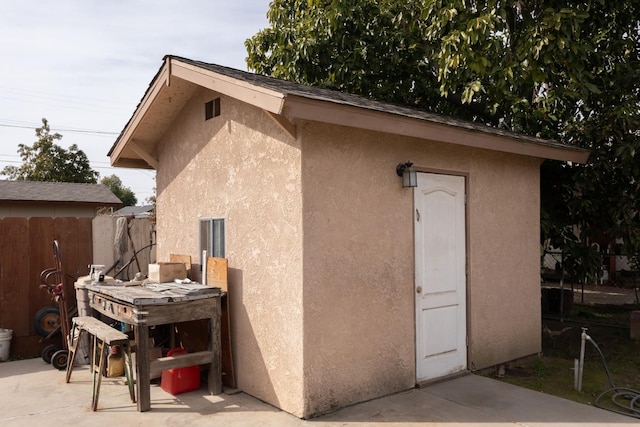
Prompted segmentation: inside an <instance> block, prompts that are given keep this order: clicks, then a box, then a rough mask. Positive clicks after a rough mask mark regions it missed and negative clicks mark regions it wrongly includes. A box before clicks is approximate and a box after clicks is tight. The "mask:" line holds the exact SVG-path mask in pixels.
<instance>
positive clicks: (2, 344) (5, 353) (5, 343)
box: [0, 328, 13, 362]
mask: <svg viewBox="0 0 640 427" xmlns="http://www.w3.org/2000/svg"><path fill="white" fill-rule="evenodd" d="M12 335H13V330H11V329H2V328H0V361H2V362H4V361H6V360H9V350H10V349H11V336H12Z"/></svg>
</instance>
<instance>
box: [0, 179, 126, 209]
mask: <svg viewBox="0 0 640 427" xmlns="http://www.w3.org/2000/svg"><path fill="white" fill-rule="evenodd" d="M0 202H16V203H64V204H83V205H95V206H106V207H118V206H121V205H122V202H121V201H120V199H118V197H117V196H116V195H115V194H113V193H112V192H111V190H109V188H108V187H106V186H104V185H102V184H79V183H75V182H43V181H6V180H0Z"/></svg>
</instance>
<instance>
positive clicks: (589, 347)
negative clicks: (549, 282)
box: [487, 305, 640, 406]
mask: <svg viewBox="0 0 640 427" xmlns="http://www.w3.org/2000/svg"><path fill="white" fill-rule="evenodd" d="M636 309H638V308H637V307H636V306H634V305H626V306H608V305H600V306H585V305H574V306H573V309H572V310H571V313H570V315H569V316H567V318H565V319H564V321H563V322H560V321H559V320H557V319H549V318H546V319H543V321H542V323H543V333H542V353H541V354H540V355H539V356H536V357H530V358H527V359H524V360H520V361H517V362H514V363H511V364H508V365H505V366H503V367H501V368H502V369H500V368H498V369H496V370H493V371H492V372H489V373H488V374H487V375H488V376H492V377H494V378H498V379H500V380H502V381H506V382H509V383H511V384H516V385H519V386H523V387H527V388H529V389H532V390H537V391H540V392H543V393H548V394H552V395H556V396H560V397H563V398H566V399H570V400H573V401H576V402H580V403H585V404H589V405H594V403H595V400H596V398H598V396H599V395H600V394H601V393H603V392H605V391H606V390H608V389H610V388H611V385H610V381H609V378H608V376H607V373H606V369H605V363H606V366H607V367H608V369H609V371H610V374H611V380H612V381H613V384H614V385H615V386H617V387H627V388H630V389H634V390H640V340H632V339H631V338H630V334H629V323H630V315H631V311H633V310H636ZM582 328H586V329H587V330H586V332H587V334H588V335H589V336H590V337H591V338H592V339H593V341H595V343H596V344H597V346H598V347H599V348H600V350H601V351H602V354H603V356H604V361H603V358H602V356H601V355H600V353H599V352H598V350H597V348H596V347H595V346H594V345H593V344H591V343H590V342H589V341H587V342H586V345H585V365H584V372H583V379H582V391H580V392H578V391H577V390H575V388H574V360H575V359H579V357H580V346H581V334H582ZM610 400H611V399H610V398H609V396H608V395H607V396H604V397H603V398H602V399H601V402H602V403H601V404H602V405H604V406H610Z"/></svg>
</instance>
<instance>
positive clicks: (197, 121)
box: [157, 90, 303, 416]
mask: <svg viewBox="0 0 640 427" xmlns="http://www.w3.org/2000/svg"><path fill="white" fill-rule="evenodd" d="M216 96H217V95H216V94H215V93H212V92H208V91H204V90H203V91H200V92H198V93H196V95H195V96H194V97H193V99H192V100H191V101H190V102H189V104H188V105H187V106H186V107H185V108H184V109H183V111H182V112H181V114H180V116H179V117H178V118H177V120H176V122H175V125H174V126H173V127H172V128H171V130H170V132H169V133H168V134H167V135H165V137H164V138H163V141H162V142H161V144H160V145H159V147H158V153H157V156H158V161H159V164H160V167H159V169H158V174H157V236H158V249H157V254H158V261H167V260H168V259H169V254H171V253H179V254H189V255H191V256H192V260H193V263H194V264H197V263H198V262H199V257H200V253H199V237H198V219H199V218H212V217H213V218H224V219H225V222H226V257H227V258H228V260H229V287H230V296H229V300H230V304H231V316H232V319H231V327H232V337H233V354H234V360H235V372H236V376H237V384H238V387H239V388H240V389H242V390H244V391H246V392H247V393H250V394H252V395H254V396H256V397H258V398H260V399H263V400H265V401H267V402H269V403H272V404H274V405H276V406H278V407H280V408H282V409H284V410H286V411H288V412H291V413H293V414H296V415H298V416H301V410H302V407H303V403H302V398H303V393H302V384H303V378H302V375H303V372H302V332H303V329H302V254H301V251H300V248H301V239H302V237H301V236H302V229H301V218H302V214H301V209H302V206H301V205H302V199H301V183H300V148H299V147H298V146H297V143H296V142H295V141H293V140H292V139H290V138H289V137H288V136H286V135H285V134H283V133H282V132H281V131H280V130H279V128H278V127H277V126H276V125H275V124H274V123H273V122H272V121H271V119H269V118H268V117H267V115H266V114H265V113H264V112H262V111H261V110H259V109H256V108H253V107H249V106H247V105H246V104H243V103H241V102H238V101H235V100H234V99H231V98H227V97H222V98H221V103H220V104H221V115H220V116H219V117H215V118H213V119H211V120H208V121H205V120H204V104H205V102H207V101H210V100H212V99H214V98H215V97H216ZM269 135H273V136H269Z"/></svg>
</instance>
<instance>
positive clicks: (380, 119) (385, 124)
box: [285, 96, 590, 163]
mask: <svg viewBox="0 0 640 427" xmlns="http://www.w3.org/2000/svg"><path fill="white" fill-rule="evenodd" d="M285 115H286V116H287V118H288V119H289V120H290V121H294V120H296V119H303V120H313V121H320V122H325V123H331V124H336V125H341V126H351V127H359V128H363V129H368V130H373V131H378V132H384V133H389V134H397V135H403V136H410V137H415V138H420V139H429V140H434V141H438V142H446V143H450V144H456V145H463V146H468V147H475V148H482V149H488V150H494V151H501V152H507V153H513V154H520V155H525V156H532V157H540V158H542V159H552V160H561V161H567V162H574V163H586V162H587V160H588V158H589V154H590V152H589V151H588V150H585V149H582V148H576V147H571V146H568V145H564V144H559V143H554V142H552V141H546V140H542V139H538V138H531V137H527V136H524V135H522V136H517V135H516V136H504V135H499V134H496V133H492V132H483V131H481V130H478V129H465V128H461V127H457V126H453V125H448V124H444V123H437V122H433V121H429V120H425V119H420V118H413V117H405V116H400V115H396V114H393V113H388V112H382V111H376V110H370V109H366V108H362V107H355V106H351V105H344V104H336V103H332V102H328V101H319V100H316V99H308V98H304V97H299V96H288V97H287V98H286V102H285ZM487 130H490V128H487Z"/></svg>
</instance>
